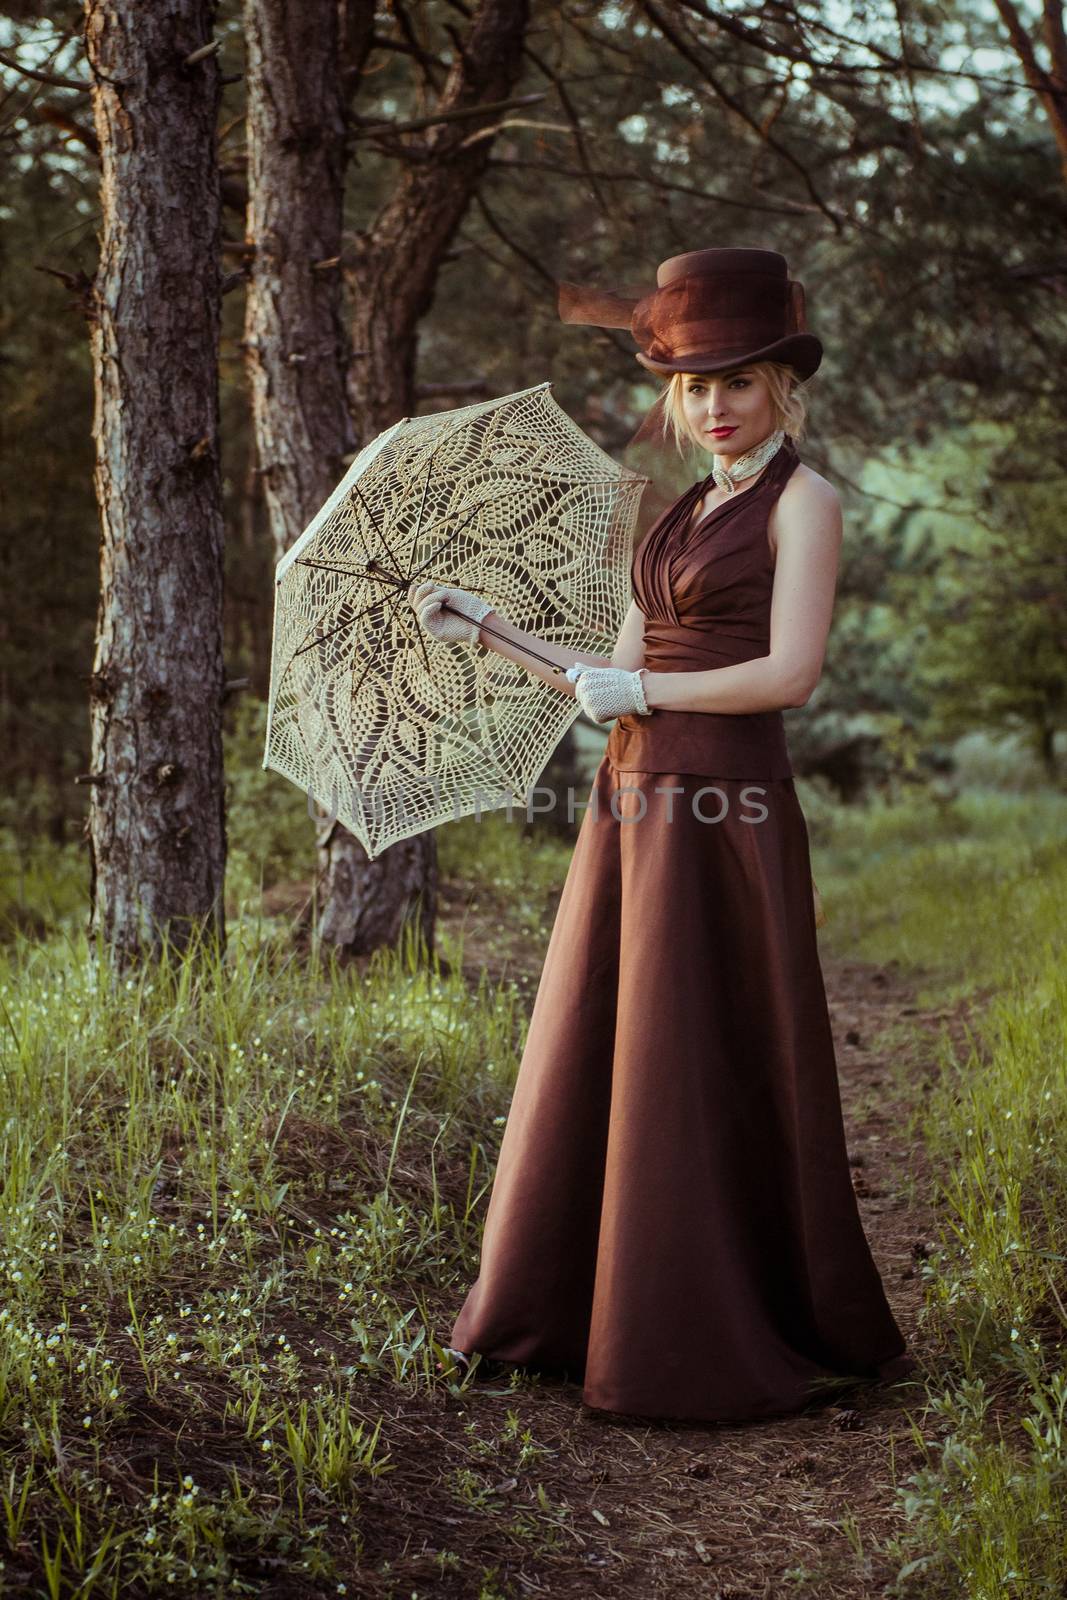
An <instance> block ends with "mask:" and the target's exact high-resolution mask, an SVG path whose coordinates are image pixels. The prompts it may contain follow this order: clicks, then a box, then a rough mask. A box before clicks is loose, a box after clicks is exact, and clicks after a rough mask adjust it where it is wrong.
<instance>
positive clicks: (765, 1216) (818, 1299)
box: [450, 756, 911, 1421]
mask: <svg viewBox="0 0 1067 1600" xmlns="http://www.w3.org/2000/svg"><path fill="white" fill-rule="evenodd" d="M671 789H673V790H675V791H676V792H675V793H673V794H669V793H667V792H666V791H668V790H671ZM594 801H595V812H594V809H593V804H594ZM716 819H718V820H716ZM450 1343H451V1344H452V1345H453V1346H454V1347H456V1348H458V1349H462V1350H465V1351H467V1352H473V1351H478V1352H480V1353H481V1354H483V1355H484V1356H486V1357H489V1358H495V1359H499V1360H504V1361H510V1362H515V1363H518V1364H520V1365H521V1366H523V1367H526V1368H528V1369H530V1370H534V1371H541V1372H546V1373H561V1374H563V1375H565V1376H570V1377H572V1378H574V1379H576V1380H577V1381H579V1382H581V1383H582V1386H583V1387H582V1398H583V1400H584V1401H585V1403H586V1404H587V1405H589V1406H592V1407H596V1408H600V1409H603V1410H607V1411H613V1412H625V1413H630V1414H634V1415H639V1416H646V1417H677V1418H689V1419H693V1420H708V1421H743V1420H746V1419H749V1418H755V1417H760V1416H767V1415H773V1414H775V1413H779V1412H786V1411H793V1410H796V1409H798V1408H800V1407H801V1406H803V1405H805V1404H806V1403H807V1402H808V1401H810V1400H812V1399H814V1398H816V1397H818V1396H820V1395H825V1394H826V1393H827V1391H828V1381H829V1390H830V1392H832V1391H833V1386H834V1380H835V1379H836V1380H838V1384H839V1383H840V1380H841V1378H843V1377H845V1376H847V1375H852V1376H853V1378H854V1377H855V1376H867V1377H873V1378H877V1377H893V1376H897V1375H899V1373H900V1372H901V1371H906V1370H908V1369H909V1366H910V1364H911V1358H910V1357H909V1356H907V1354H906V1352H905V1342H904V1339H903V1336H902V1334H901V1332H900V1330H899V1328H898V1327H897V1324H896V1322H895V1321H894V1319H893V1315H892V1312H891V1311H890V1308H889V1305H888V1303H887V1301H886V1297H885V1293H884V1290H883V1287H882V1282H881V1279H880V1277H879V1274H878V1270H877V1268H876V1266H875V1264H874V1261H873V1259H872V1257H871V1253H870V1249H869V1247H868V1244H867V1240H866V1237H865V1235H864V1232H863V1226H862V1223H861V1220H860V1216H859V1211H858V1208H857V1205H856V1199H855V1195H854V1192H853V1188H852V1182H851V1177H850V1173H849V1167H848V1157H847V1151H846V1145H845V1134H844V1127H843V1123H842V1118H841V1101H840V1093H839V1087H838V1080H837V1068H836V1062H835V1057H834V1045H833V1038H832V1035H831V1029H830V1019H829V1014H828V1010H827V1004H826V993H825V989H824V986H823V976H822V969H821V967H820V964H819V954H818V946H817V939H816V932H815V911H814V906H813V901H812V884H811V865H810V857H809V845H808V832H807V826H806V823H805V820H804V815H803V812H802V811H801V808H800V803H799V801H798V799H797V795H796V791H795V788H794V782H793V779H792V778H787V779H776V780H770V779H767V780H758V781H757V780H748V779H738V778H715V777H702V776H701V777H697V776H694V775H693V774H691V773H681V774H670V775H667V774H664V773H643V772H622V771H617V770H616V769H615V768H614V767H613V765H612V764H611V761H610V760H609V758H608V757H607V756H605V757H604V759H603V761H602V762H601V764H600V767H599V769H598V771H597V773H596V775H595V778H594V779H593V784H592V789H591V793H590V807H589V808H588V809H587V810H586V811H585V813H584V816H583V820H582V825H581V828H580V831H579V835H578V839H577V842H576V845H575V849H574V855H573V858H572V860H571V864H570V869H569V871H568V874H567V879H566V883H565V885H564V889H563V895H562V898H561V900H560V904H559V911H558V914H557V917H556V922H555V926H554V928H553V930H552V935H551V939H550V941H549V945H548V951H547V955H546V958H545V964H544V970H543V972H542V975H541V981H540V985H539V988H538V991H537V996H536V1000H535V1003H534V1008H533V1013H532V1017H531V1020H530V1029H529V1034H528V1037H527V1042H526V1048H525V1050H524V1053H523V1057H522V1062H521V1065H520V1069H519V1074H518V1078H517V1080H516V1085H515V1091H514V1096H513V1099H512V1103H511V1108H510V1112H509V1115H508V1119H507V1124H506V1126H505V1129H504V1134H503V1140H502V1144H501V1148H500V1156H499V1160H498V1163H497V1169H496V1176H495V1181H494V1185H493V1189H492V1193H491V1196H490V1201H489V1207H488V1211H487V1214H486V1219H485V1228H484V1234H483V1239H482V1255H481V1268H480V1275H479V1277H478V1279H477V1282H476V1283H475V1284H474V1287H473V1288H472V1289H471V1291H470V1293H469V1295H468V1296H467V1299H466V1301H465V1303H464V1305H463V1307H462V1309H461V1311H460V1313H459V1315H458V1317H457V1318H456V1321H455V1323H454V1325H453V1328H452V1333H451V1336H450ZM902 1357H903V1359H901V1358H902Z"/></svg>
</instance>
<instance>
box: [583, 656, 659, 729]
mask: <svg viewBox="0 0 1067 1600" xmlns="http://www.w3.org/2000/svg"><path fill="white" fill-rule="evenodd" d="M646 670H647V669H646V668H645V667H639V668H638V669H637V671H636V672H626V671H624V669H623V668H622V667H587V666H586V665H585V663H584V662H582V661H576V662H575V663H574V666H573V667H568V669H567V673H566V676H567V678H568V679H569V680H570V682H571V683H573V684H574V694H575V698H576V699H577V700H578V701H580V703H581V706H582V710H583V711H584V712H585V714H586V716H589V717H592V719H593V721H594V722H610V721H611V719H612V718H613V717H625V716H629V715H630V714H631V713H632V712H637V713H638V715H640V716H642V717H647V716H649V715H650V712H649V708H648V702H647V700H646V699H645V686H644V684H643V683H642V682H641V674H642V672H644V671H646Z"/></svg>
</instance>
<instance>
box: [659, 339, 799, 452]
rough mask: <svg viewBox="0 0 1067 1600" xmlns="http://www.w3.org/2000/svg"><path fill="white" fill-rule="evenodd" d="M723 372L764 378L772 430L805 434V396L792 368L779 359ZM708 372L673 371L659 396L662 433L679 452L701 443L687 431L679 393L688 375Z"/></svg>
mask: <svg viewBox="0 0 1067 1600" xmlns="http://www.w3.org/2000/svg"><path fill="white" fill-rule="evenodd" d="M723 370H724V371H726V372H729V371H732V370H736V371H738V372H740V371H742V370H744V371H745V372H756V373H758V374H759V375H760V377H762V378H763V380H764V382H765V383H766V385H767V388H768V390H769V391H770V396H771V409H772V411H773V413H774V427H775V430H776V431H777V429H779V428H781V429H782V430H783V431H784V432H785V433H786V434H788V436H789V437H790V438H791V439H794V440H799V439H802V438H803V437H804V426H805V423H806V420H807V395H806V391H805V389H804V386H803V384H802V382H801V380H800V379H799V378H798V377H797V375H796V372H795V371H794V370H793V368H792V367H789V366H786V365H785V364H784V363H783V362H781V361H753V362H752V363H751V364H746V365H745V366H744V368H742V367H737V368H735V369H733V368H730V367H727V368H724V369H723ZM710 376H711V374H710V373H703V372H701V373H696V372H675V373H674V374H673V375H672V377H671V379H670V382H669V383H668V384H667V386H666V388H665V389H664V390H663V393H662V395H661V396H660V403H661V405H662V407H663V433H664V437H666V436H668V435H673V438H674V442H675V444H676V445H677V447H678V453H679V455H683V456H684V455H685V453H686V450H687V449H690V450H696V449H699V448H700V446H699V445H698V444H697V442H696V440H695V439H694V438H693V436H692V434H691V433H690V432H689V427H688V424H687V423H686V420H685V411H684V409H683V406H682V394H683V389H684V384H685V380H686V379H687V378H696V377H701V378H703V377H710Z"/></svg>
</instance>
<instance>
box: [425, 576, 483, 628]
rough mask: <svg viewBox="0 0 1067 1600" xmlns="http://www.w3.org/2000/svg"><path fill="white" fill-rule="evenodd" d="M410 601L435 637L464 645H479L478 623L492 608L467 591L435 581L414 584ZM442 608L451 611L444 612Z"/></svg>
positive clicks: (427, 579)
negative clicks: (451, 587)
mask: <svg viewBox="0 0 1067 1600" xmlns="http://www.w3.org/2000/svg"><path fill="white" fill-rule="evenodd" d="M408 600H409V602H410V603H411V605H412V606H413V607H414V608H415V614H416V615H417V617H418V619H419V623H420V625H421V626H422V627H423V628H425V630H426V632H427V633H428V634H430V635H431V637H432V638H434V639H443V640H445V641H449V640H458V641H460V642H461V643H463V644H477V643H478V642H479V639H478V624H479V622H481V620H482V618H483V617H486V616H488V615H489V613H490V611H492V609H493V608H492V606H491V605H489V603H488V602H487V601H485V600H482V599H480V598H479V597H478V595H476V594H471V593H470V592H469V591H468V590H466V589H450V588H447V587H446V586H445V585H444V584H442V583H435V582H434V580H433V579H432V578H426V579H424V580H423V582H422V583H420V584H418V585H414V584H413V585H412V587H411V588H410V589H409V590H408ZM443 606H447V607H448V608H449V609H448V610H447V611H445V610H443V609H442V607H443ZM457 613H458V614H457Z"/></svg>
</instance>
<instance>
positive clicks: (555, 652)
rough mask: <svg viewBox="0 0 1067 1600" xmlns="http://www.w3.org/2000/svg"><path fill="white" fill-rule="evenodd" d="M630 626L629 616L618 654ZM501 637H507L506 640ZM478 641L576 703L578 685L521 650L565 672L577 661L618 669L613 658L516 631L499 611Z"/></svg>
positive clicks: (490, 615) (493, 613)
mask: <svg viewBox="0 0 1067 1600" xmlns="http://www.w3.org/2000/svg"><path fill="white" fill-rule="evenodd" d="M631 609H635V608H631ZM638 616H640V612H638ZM485 623H487V624H488V625H489V627H490V628H492V630H493V632H492V633H491V634H489V633H486V632H485V631H484V624H485ZM628 625H630V618H629V616H627V619H626V622H625V623H624V624H623V628H622V632H621V633H620V634H619V643H618V644H616V646H615V649H616V651H618V649H619V645H620V644H621V643H622V641H623V638H624V636H625V635H626V629H627V626H628ZM631 631H632V627H631ZM500 635H503V638H501V637H500ZM478 639H479V642H480V643H481V644H484V645H485V646H486V648H487V649H489V650H495V651H496V653H497V655H501V656H506V657H507V659H508V660H509V661H514V662H516V663H517V664H518V665H519V666H520V667H525V668H526V670H527V672H531V673H533V675H534V677H535V678H541V679H542V680H543V681H544V682H545V683H550V684H551V685H552V687H553V689H558V690H559V691H560V693H561V694H569V695H570V697H571V699H572V700H573V699H574V691H575V685H574V684H573V683H570V682H568V680H567V679H566V678H565V677H564V676H563V673H560V674H558V675H557V674H556V673H554V672H553V671H552V668H551V667H546V666H545V665H544V663H543V662H541V661H535V660H534V658H533V657H532V656H528V655H527V654H526V653H525V651H523V650H521V649H519V646H520V645H523V644H525V645H529V646H530V648H531V649H533V650H536V651H537V652H538V653H539V654H540V655H543V656H548V658H549V660H550V661H556V662H558V663H559V665H560V666H561V667H562V668H563V669H564V671H566V669H567V668H568V667H573V666H574V664H575V662H576V661H584V662H585V665H586V666H587V667H610V666H616V665H618V663H617V662H616V661H615V660H614V659H613V657H611V656H597V655H592V654H591V653H590V652H589V651H588V650H583V651H581V652H580V653H578V654H575V652H574V651H573V650H572V649H570V648H569V647H568V646H566V645H558V644H550V643H548V642H547V641H546V640H544V639H540V638H538V636H537V634H536V633H524V632H523V630H522V629H521V628H516V627H515V625H514V623H512V622H508V620H507V619H506V618H505V617H502V616H500V615H499V613H498V612H496V611H490V612H489V613H488V614H487V615H486V616H485V617H484V618H483V620H482V623H480V624H479V632H478Z"/></svg>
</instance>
